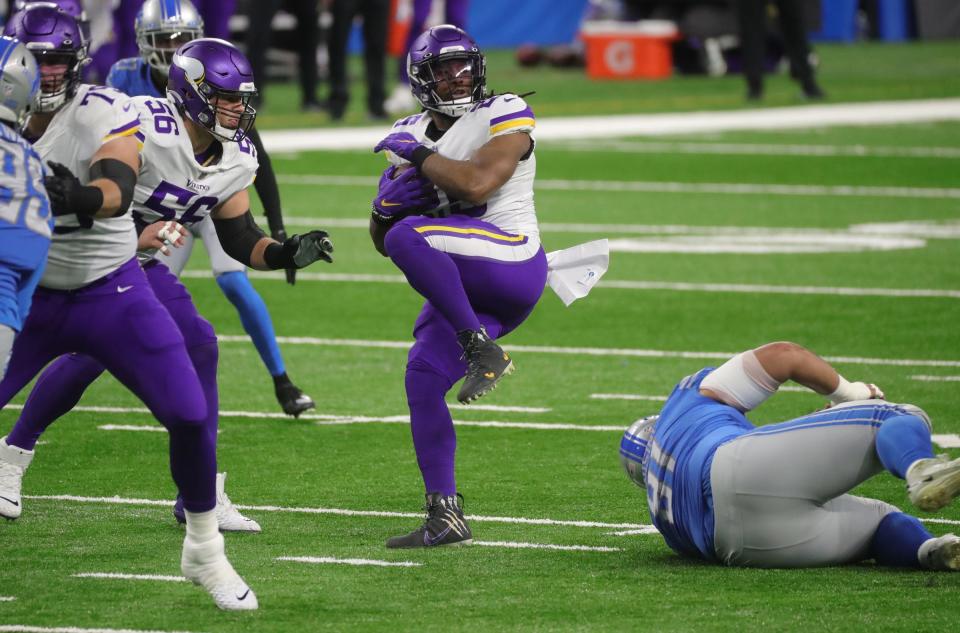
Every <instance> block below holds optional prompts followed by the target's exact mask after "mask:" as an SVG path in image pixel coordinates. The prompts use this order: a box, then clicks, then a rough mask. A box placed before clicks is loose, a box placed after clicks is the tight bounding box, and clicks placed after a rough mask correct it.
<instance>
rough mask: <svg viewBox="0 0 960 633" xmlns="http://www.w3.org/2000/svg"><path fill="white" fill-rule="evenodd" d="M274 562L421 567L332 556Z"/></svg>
mask: <svg viewBox="0 0 960 633" xmlns="http://www.w3.org/2000/svg"><path fill="white" fill-rule="evenodd" d="M274 560H282V561H290V562H293V563H312V564H315V565H324V564H327V565H358V566H372V567H422V566H423V563H415V562H413V561H407V560H403V561H389V560H371V559H368V558H333V557H332V556H277V558H276V559H274Z"/></svg>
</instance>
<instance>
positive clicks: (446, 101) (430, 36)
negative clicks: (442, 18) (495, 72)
mask: <svg viewBox="0 0 960 633" xmlns="http://www.w3.org/2000/svg"><path fill="white" fill-rule="evenodd" d="M407 74H408V75H409V77H410V89H411V91H412V92H413V96H414V98H415V99H416V100H417V101H419V102H420V105H422V106H423V107H424V108H426V109H427V110H434V111H436V112H440V113H442V114H446V115H447V116H451V117H454V118H457V117H459V116H461V115H463V114H464V113H466V112H467V110H469V109H470V108H472V107H473V105H474V104H476V103H479V102H480V101H483V99H484V96H485V87H486V85H487V66H486V60H485V59H484V56H483V53H481V52H480V48H479V47H478V46H477V43H476V42H474V41H473V38H472V37H470V36H469V35H467V33H466V31H464V30H462V29H459V28H457V27H455V26H453V25H452V24H441V25H440V26H435V27H433V28H431V29H428V30H426V31H424V32H423V33H421V34H420V35H419V36H418V37H417V39H415V40H414V41H413V44H411V45H410V52H409V53H408V54H407ZM461 78H463V79H466V78H469V79H470V85H469V87H468V86H466V85H462V86H457V85H455V82H458V81H459V80H460V79H461ZM441 87H442V90H443V91H444V92H446V94H445V95H441V94H440V93H439V92H438V88H441Z"/></svg>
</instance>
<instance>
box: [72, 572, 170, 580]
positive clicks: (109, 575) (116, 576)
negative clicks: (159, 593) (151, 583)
mask: <svg viewBox="0 0 960 633" xmlns="http://www.w3.org/2000/svg"><path fill="white" fill-rule="evenodd" d="M72 575H73V577H74V578H103V579H108V580H155V581H159V582H189V581H188V580H187V579H186V578H184V577H183V576H161V575H158V574H121V573H118V572H83V573H79V574H72Z"/></svg>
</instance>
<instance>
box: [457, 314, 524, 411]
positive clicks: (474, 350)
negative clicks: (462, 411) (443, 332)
mask: <svg viewBox="0 0 960 633" xmlns="http://www.w3.org/2000/svg"><path fill="white" fill-rule="evenodd" d="M457 340H458V341H459V342H460V347H462V348H463V355H464V356H465V357H466V359H467V376H466V378H464V379H463V384H462V385H461V386H460V393H458V394H457V400H459V401H460V402H461V403H462V404H470V403H471V402H473V401H474V400H476V399H477V398H479V397H480V396H482V395H484V394H486V393H488V392H489V391H491V390H492V389H493V388H494V387H496V386H497V383H498V382H499V381H500V379H501V378H503V377H504V376H506V375H507V374H509V373H511V372H513V361H512V360H510V356H509V355H508V354H507V353H506V352H505V351H503V349H502V348H501V347H500V346H499V345H497V344H496V343H495V342H493V339H491V338H490V337H489V336H487V332H486V331H485V330H484V329H483V328H481V329H479V330H463V331H462V332H458V333H457Z"/></svg>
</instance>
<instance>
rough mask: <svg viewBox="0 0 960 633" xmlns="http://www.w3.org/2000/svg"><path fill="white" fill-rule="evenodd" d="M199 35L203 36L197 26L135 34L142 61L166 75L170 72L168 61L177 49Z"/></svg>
mask: <svg viewBox="0 0 960 633" xmlns="http://www.w3.org/2000/svg"><path fill="white" fill-rule="evenodd" d="M200 37H203V30H202V29H199V28H189V27H184V28H178V29H170V30H160V31H149V32H145V33H138V34H137V47H138V48H139V49H140V57H141V58H142V59H143V61H144V62H146V63H147V65H148V66H150V68H153V69H155V70H156V71H157V72H159V73H160V74H162V75H163V76H164V77H166V76H167V75H168V74H169V73H170V62H171V61H172V60H173V55H174V53H176V52H177V49H178V48H180V47H181V46H182V45H183V44H186V43H187V42H191V41H193V40H195V39H197V38H200Z"/></svg>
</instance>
